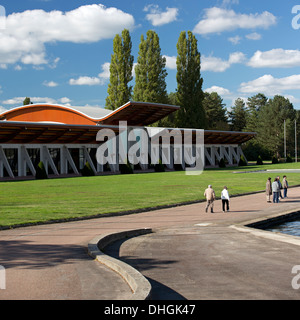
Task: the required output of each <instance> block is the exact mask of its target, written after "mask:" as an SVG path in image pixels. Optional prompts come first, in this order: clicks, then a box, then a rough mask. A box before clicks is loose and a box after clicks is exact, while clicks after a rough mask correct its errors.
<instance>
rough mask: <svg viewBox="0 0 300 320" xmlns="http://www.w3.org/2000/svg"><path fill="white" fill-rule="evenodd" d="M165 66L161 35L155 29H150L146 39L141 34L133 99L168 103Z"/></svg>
mask: <svg viewBox="0 0 300 320" xmlns="http://www.w3.org/2000/svg"><path fill="white" fill-rule="evenodd" d="M165 67H166V58H164V57H162V55H161V49H160V44H159V37H158V35H157V34H156V32H155V31H153V30H149V31H148V32H147V37H146V39H145V38H144V36H143V35H142V36H141V42H140V46H139V55H138V59H137V65H136V67H135V86H134V89H133V100H135V101H142V102H156V103H168V95H167V85H166V80H165V79H166V76H167V71H166V68H165Z"/></svg>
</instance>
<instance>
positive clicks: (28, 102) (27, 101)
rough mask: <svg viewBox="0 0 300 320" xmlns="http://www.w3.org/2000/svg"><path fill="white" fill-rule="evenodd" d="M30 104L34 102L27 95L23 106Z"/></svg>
mask: <svg viewBox="0 0 300 320" xmlns="http://www.w3.org/2000/svg"><path fill="white" fill-rule="evenodd" d="M29 104H32V102H31V101H30V98H28V97H26V98H25V99H24V100H23V106H27V105H29Z"/></svg>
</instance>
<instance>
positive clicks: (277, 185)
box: [272, 178, 280, 203]
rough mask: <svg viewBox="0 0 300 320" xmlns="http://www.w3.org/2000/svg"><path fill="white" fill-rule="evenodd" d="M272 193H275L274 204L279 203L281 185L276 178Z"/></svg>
mask: <svg viewBox="0 0 300 320" xmlns="http://www.w3.org/2000/svg"><path fill="white" fill-rule="evenodd" d="M272 192H273V203H278V202H279V192H280V188H279V184H278V179H277V178H275V179H274V182H273V183H272Z"/></svg>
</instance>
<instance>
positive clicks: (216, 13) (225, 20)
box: [193, 7, 277, 35]
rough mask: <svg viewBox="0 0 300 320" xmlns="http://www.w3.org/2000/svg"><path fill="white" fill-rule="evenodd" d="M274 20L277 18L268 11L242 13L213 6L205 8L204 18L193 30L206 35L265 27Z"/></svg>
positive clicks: (270, 24) (274, 21)
mask: <svg viewBox="0 0 300 320" xmlns="http://www.w3.org/2000/svg"><path fill="white" fill-rule="evenodd" d="M276 22H277V18H276V17H275V16H274V15H273V14H272V13H270V12H268V11H264V12H263V13H261V14H259V13H255V14H242V13H236V12H235V11H234V10H228V9H224V8H217V7H213V8H208V9H205V14H204V18H203V19H202V20H200V21H199V22H198V24H197V25H196V26H195V28H194V30H193V32H194V33H196V34H201V35H207V34H212V33H221V32H224V31H233V30H236V29H255V28H264V29H266V28H268V27H270V26H272V25H274V24H276Z"/></svg>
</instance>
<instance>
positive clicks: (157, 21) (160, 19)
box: [144, 4, 178, 27]
mask: <svg viewBox="0 0 300 320" xmlns="http://www.w3.org/2000/svg"><path fill="white" fill-rule="evenodd" d="M144 11H145V12H149V13H148V14H147V15H146V19H147V20H148V21H150V22H151V23H152V25H153V26H155V27H157V26H162V25H164V24H168V23H170V22H173V21H176V20H177V16H178V9H177V8H168V7H167V8H166V11H164V12H162V11H161V9H160V8H159V6H158V5H154V4H150V5H148V6H146V7H145V8H144Z"/></svg>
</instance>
